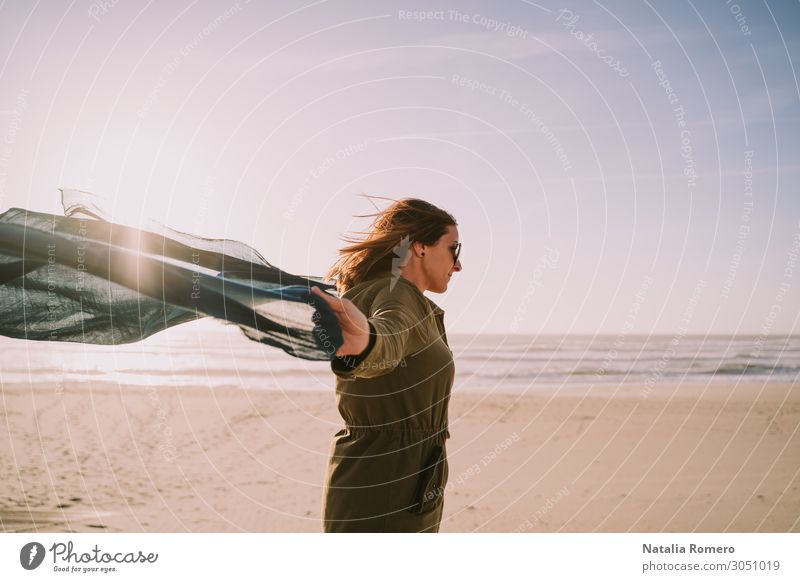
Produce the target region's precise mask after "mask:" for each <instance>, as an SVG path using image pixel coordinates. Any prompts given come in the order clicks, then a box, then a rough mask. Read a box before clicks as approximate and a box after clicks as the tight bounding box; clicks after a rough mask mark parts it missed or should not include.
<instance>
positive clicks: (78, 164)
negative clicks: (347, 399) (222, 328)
mask: <svg viewBox="0 0 800 582" xmlns="http://www.w3.org/2000/svg"><path fill="white" fill-rule="evenodd" d="M423 9H424V10H426V11H428V13H427V14H420V13H419V11H420V10H423ZM423 17H424V18H423ZM590 35H591V36H590ZM798 57H800V3H798V2H788V1H787V2H776V1H771V2H749V1H740V2H738V3H735V2H726V1H724V0H720V1H715V2H702V3H701V2H694V3H693V2H683V1H677V2H675V1H669V2H667V1H661V2H648V1H643V2H641V3H639V2H630V1H615V2H607V3H600V2H586V1H580V2H578V1H575V2H570V3H568V4H561V3H553V2H540V3H534V2H528V1H522V0H509V1H507V2H502V3H496V2H455V1H452V0H451V1H449V2H429V1H426V2H417V3H409V4H406V3H405V2H375V1H361V2H350V1H338V0H329V1H319V2H313V3H301V2H288V1H285V2H264V3H257V2H244V1H240V2H216V1H201V0H198V1H195V2H185V1H182V0H179V1H174V2H169V3H167V2H160V3H156V2H153V1H151V2H140V1H135V0H119V1H118V2H116V3H115V2H114V0H106V1H104V2H100V1H99V0H98V1H97V2H90V1H75V2H72V3H62V2H53V1H50V2H44V1H40V2H27V1H6V2H2V3H0V80H1V81H2V82H0V136H2V137H0V140H2V142H0V211H4V210H5V209H7V208H8V207H13V206H18V207H24V208H29V209H32V210H37V211H46V212H56V213H60V207H59V204H58V190H57V188H59V187H70V188H78V189H83V190H89V191H92V192H94V193H96V194H99V195H102V196H106V197H109V198H110V199H111V200H113V201H114V204H115V205H116V212H117V213H118V220H120V221H122V222H127V223H130V224H134V225H135V224H137V222H138V221H141V217H142V216H143V215H150V216H153V217H155V218H157V219H158V220H162V221H164V222H165V223H167V224H168V225H169V226H172V227H174V228H177V229H180V230H185V231H188V232H192V233H195V234H199V235H204V236H212V237H225V238H233V239H238V240H241V241H243V242H246V243H248V244H251V245H253V246H255V247H256V248H258V249H259V251H261V253H262V254H263V255H264V256H265V257H266V258H267V259H268V260H269V261H270V262H272V263H273V264H275V265H278V266H279V267H281V268H283V269H284V270H287V271H290V272H293V273H297V274H313V275H322V274H324V272H325V271H326V270H327V268H328V266H329V265H330V263H332V262H333V261H334V260H335V257H336V249H337V248H338V247H339V246H341V245H342V242H341V241H340V239H339V237H340V236H341V235H343V234H345V233H347V232H348V231H352V230H363V229H364V228H366V226H367V224H368V223H367V221H365V220H364V219H354V218H352V216H353V215H354V214H364V213H366V212H371V211H373V210H374V209H373V208H372V207H371V206H370V205H369V203H367V202H366V201H365V199H363V198H361V197H359V196H358V193H360V192H366V193H370V194H375V195H380V196H391V197H395V198H400V197H404V196H417V197H421V198H424V199H426V200H428V201H430V202H433V203H434V204H437V205H439V206H441V207H443V208H445V209H447V210H449V211H450V212H451V213H452V214H454V215H455V217H456V219H457V220H458V222H459V230H460V235H461V236H460V239H461V241H462V243H463V251H462V263H463V265H464V270H463V271H462V272H461V273H458V274H456V275H454V277H453V280H452V282H451V284H450V289H449V290H448V292H447V293H446V294H443V295H437V294H431V293H429V294H428V295H429V297H430V298H431V299H433V300H434V301H436V302H437V303H438V304H439V305H440V306H441V307H442V308H443V309H445V311H446V313H447V315H446V321H447V326H448V332H453V333H459V332H481V331H483V332H495V333H509V332H516V333H586V334H595V333H602V334H616V333H619V332H621V331H625V332H626V333H643V334H648V333H664V334H675V333H691V334H705V333H713V334H727V333H747V334H755V335H758V334H761V333H764V332H766V333H772V334H786V333H797V332H798V322H797V318H798V314H800V257H798V253H800V192H799V191H798V190H799V188H798V177H799V175H800V171H799V170H800V138H799V137H798V132H799V131H800V88H799V86H798V66H799V64H800V63H799V61H800V59H799V58H798ZM774 306H777V308H776V307H774Z"/></svg>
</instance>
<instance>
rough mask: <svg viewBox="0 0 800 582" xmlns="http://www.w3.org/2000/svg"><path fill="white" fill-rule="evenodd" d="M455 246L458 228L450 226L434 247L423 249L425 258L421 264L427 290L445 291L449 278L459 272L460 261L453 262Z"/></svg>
mask: <svg viewBox="0 0 800 582" xmlns="http://www.w3.org/2000/svg"><path fill="white" fill-rule="evenodd" d="M457 245H458V227H457V226H454V225H450V226H448V227H447V232H446V233H445V234H443V235H442V236H441V238H440V239H439V240H438V241H436V244H435V245H432V246H426V247H425V257H424V260H423V261H422V262H421V264H422V268H423V272H424V273H425V278H426V279H427V283H428V285H427V288H428V289H430V290H431V291H433V292H434V293H444V292H445V291H447V284H448V283H449V282H450V277H452V276H453V273H454V272H457V271H460V270H461V260H458V261H454V255H455V252H456V246H457Z"/></svg>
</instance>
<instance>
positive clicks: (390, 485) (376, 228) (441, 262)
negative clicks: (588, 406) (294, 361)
mask: <svg viewBox="0 0 800 582" xmlns="http://www.w3.org/2000/svg"><path fill="white" fill-rule="evenodd" d="M346 240H347V239H346ZM349 242H352V243H353V244H351V245H350V246H348V247H346V248H344V249H342V250H340V252H339V253H340V257H339V259H338V261H337V262H336V263H335V264H334V265H333V267H331V269H330V271H329V272H328V274H327V275H326V278H332V277H336V287H337V290H338V291H339V293H340V295H341V299H339V298H336V297H333V296H331V295H328V294H326V293H324V292H323V291H321V290H320V289H319V288H316V287H315V288H313V290H312V291H313V293H315V294H317V295H319V296H320V297H323V298H324V299H325V300H326V301H327V302H328V304H329V305H330V307H331V308H332V310H333V311H334V313H335V315H336V318H337V319H338V321H339V325H340V326H341V328H342V336H343V339H344V343H343V344H342V346H341V347H340V348H339V350H338V351H337V352H336V357H335V358H333V360H332V362H331V369H332V370H333V372H334V373H335V374H336V399H337V406H338V408H339V412H340V414H341V415H342V418H343V419H344V421H345V428H344V429H342V430H340V431H339V432H338V433H336V438H335V439H334V441H333V444H332V447H331V456H330V462H329V466H328V475H327V482H326V487H325V497H324V503H323V505H324V516H323V519H324V530H325V531H326V532H438V531H439V524H440V522H441V518H442V508H443V505H444V488H445V484H446V482H447V475H448V468H447V454H446V449H445V440H446V439H447V438H448V437H449V436H450V433H449V431H448V425H447V405H448V401H449V399H450V390H451V388H452V385H453V378H454V374H455V368H454V365H453V353H452V352H451V351H450V348H449V346H448V344H447V335H446V333H445V328H444V311H443V310H442V309H441V308H440V307H439V306H438V305H436V304H435V303H434V302H433V301H431V300H430V299H428V298H427V297H425V295H424V294H423V293H424V292H425V291H433V292H434V293H444V292H445V291H446V290H447V285H448V283H449V281H450V278H451V277H452V274H453V273H454V272H457V271H460V270H461V263H460V261H459V260H458V255H459V252H460V249H461V244H460V243H459V242H458V228H457V224H456V221H455V219H454V218H453V217H452V216H451V215H450V214H449V213H447V212H445V211H444V210H441V209H439V208H437V207H436V206H434V205H433V204H430V203H428V202H425V201H423V200H418V199H414V198H406V199H402V200H399V201H397V202H395V203H393V204H392V205H391V206H390V207H389V208H387V209H386V210H385V211H383V212H380V213H378V214H377V218H376V219H375V222H374V223H373V225H372V228H371V231H370V232H369V233H367V237H366V239H364V240H352V239H351V240H350V241H349Z"/></svg>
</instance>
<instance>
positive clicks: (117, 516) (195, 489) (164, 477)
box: [0, 383, 800, 532]
mask: <svg viewBox="0 0 800 582" xmlns="http://www.w3.org/2000/svg"><path fill="white" fill-rule="evenodd" d="M535 390H536V395H531V393H528V394H526V395H521V396H519V395H513V394H475V393H468V392H464V391H456V392H455V393H454V394H453V397H452V400H451V406H450V424H451V433H452V438H451V439H450V440H449V441H448V453H449V459H450V479H449V482H448V485H447V493H446V497H445V512H444V518H443V522H442V528H441V529H442V531H443V532H470V531H497V532H596V531H597V532H693V531H696V532H790V531H791V532H798V531H800V432H799V431H798V427H800V390H798V389H797V386H796V385H795V386H794V387H792V386H789V385H784V384H752V383H750V384H739V385H735V384H729V385H723V384H716V383H715V384H711V385H705V386H704V385H692V384H682V385H676V384H672V385H670V384H661V385H657V386H655V387H653V389H652V390H643V389H642V388H641V387H637V386H624V387H621V388H619V389H617V388H615V387H608V386H604V387H593V388H591V389H590V388H588V387H587V388H571V389H569V390H565V389H561V390H557V389H545V388H541V387H538V388H536V389H535ZM531 392H533V390H532V391H531ZM0 411H2V414H3V416H4V419H5V423H4V429H3V434H2V437H0V463H2V466H1V467H0V469H1V470H2V475H3V489H2V491H0V527H2V529H3V530H5V531H17V532H20V531H28V532H31V531H47V532H64V531H95V532H97V531H126V532H140V531H145V532H183V531H191V532H228V531H248V532H268V531H280V532H295V531H297V532H301V531H305V532H319V531H321V509H322V507H321V498H322V486H323V482H324V478H325V470H326V463H327V455H328V447H329V444H330V440H331V438H332V436H333V434H334V433H335V432H336V431H337V430H338V429H339V427H340V426H341V421H340V419H339V416H338V413H337V412H336V409H335V404H334V397H333V394H332V393H330V394H327V393H322V392H303V391H295V392H287V393H280V392H267V391H244V390H238V391H236V390H230V389H226V390H222V389H218V390H212V389H200V388H197V389H186V388H181V389H180V390H178V389H175V388H163V387H161V388H157V389H148V388H142V387H141V386H120V385H109V384H106V385H103V384H99V383H95V384H91V383H84V384H63V385H58V386H56V385H53V386H41V385H39V386H30V385H9V384H6V385H4V386H3V387H2V405H1V406H0Z"/></svg>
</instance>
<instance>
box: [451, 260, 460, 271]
mask: <svg viewBox="0 0 800 582" xmlns="http://www.w3.org/2000/svg"><path fill="white" fill-rule="evenodd" d="M453 270H454V271H460V270H461V259H458V260H457V261H456V264H455V265H453Z"/></svg>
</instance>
